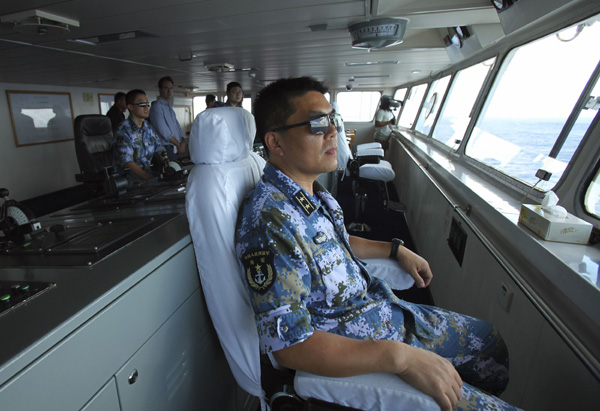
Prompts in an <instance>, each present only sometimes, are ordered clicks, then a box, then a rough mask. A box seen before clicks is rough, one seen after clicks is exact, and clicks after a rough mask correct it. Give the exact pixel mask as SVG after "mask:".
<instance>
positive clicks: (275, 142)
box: [265, 131, 283, 156]
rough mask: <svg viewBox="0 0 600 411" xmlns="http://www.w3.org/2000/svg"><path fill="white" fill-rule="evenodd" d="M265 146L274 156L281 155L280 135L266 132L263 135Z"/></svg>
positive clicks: (274, 132)
mask: <svg viewBox="0 0 600 411" xmlns="http://www.w3.org/2000/svg"><path fill="white" fill-rule="evenodd" d="M265 145H266V146H267V148H268V149H269V151H270V152H271V153H273V154H274V155H276V156H281V155H283V150H282V147H281V134H280V133H278V132H276V131H267V133H266V134H265Z"/></svg>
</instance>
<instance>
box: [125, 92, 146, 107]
mask: <svg viewBox="0 0 600 411" xmlns="http://www.w3.org/2000/svg"><path fill="white" fill-rule="evenodd" d="M140 94H143V95H146V92H145V91H144V90H140V89H138V88H136V89H133V90H130V91H128V92H127V95H126V96H125V103H126V104H133V103H135V98H136V97H137V96H139V95H140Z"/></svg>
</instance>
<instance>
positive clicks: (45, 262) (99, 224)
mask: <svg viewBox="0 0 600 411" xmlns="http://www.w3.org/2000/svg"><path fill="white" fill-rule="evenodd" d="M178 215H179V214H178V213H172V214H160V215H151V216H138V217H128V218H105V219H100V220H95V219H93V220H87V219H86V220H69V221H68V222H67V221H65V222H64V223H56V222H55V223H54V224H53V225H51V226H50V227H47V229H45V230H43V231H42V232H41V233H39V234H37V235H35V236H33V237H31V238H30V239H26V240H23V241H19V242H14V241H11V242H4V243H1V244H0V267H14V266H25V267H28V266H29V267H31V266H91V265H93V264H95V263H96V262H98V261H100V260H102V259H103V258H104V257H106V256H107V255H109V254H110V253H112V252H114V251H116V250H118V249H120V248H121V247H124V246H126V245H127V244H129V243H130V242H132V241H134V240H135V239H137V238H139V237H141V236H143V235H144V234H146V233H149V232H150V231H152V230H153V229H155V228H157V227H159V226H160V225H162V224H164V223H166V222H167V221H169V220H171V219H173V218H174V217H176V216H178Z"/></svg>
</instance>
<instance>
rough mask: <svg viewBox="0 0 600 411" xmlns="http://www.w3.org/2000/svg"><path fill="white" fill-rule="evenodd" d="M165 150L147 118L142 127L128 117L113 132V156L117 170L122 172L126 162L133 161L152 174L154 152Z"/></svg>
mask: <svg viewBox="0 0 600 411" xmlns="http://www.w3.org/2000/svg"><path fill="white" fill-rule="evenodd" d="M163 151H165V148H164V147H163V145H162V143H161V141H160V138H159V137H158V135H157V134H156V131H154V129H153V128H152V126H151V125H150V123H149V122H148V121H147V120H144V122H143V124H142V127H138V126H137V124H136V123H135V121H133V120H132V119H131V117H129V118H128V119H127V120H125V121H123V122H122V123H121V124H120V125H119V127H118V128H117V130H116V132H115V141H114V144H113V158H114V162H115V165H116V168H117V171H118V172H120V173H123V169H124V167H125V165H126V164H127V163H129V162H130V161H133V162H134V163H136V164H137V165H138V166H140V167H141V168H142V169H143V170H145V171H146V172H147V173H150V174H152V169H151V167H150V164H151V163H152V157H153V156H154V154H160V153H161V152H163Z"/></svg>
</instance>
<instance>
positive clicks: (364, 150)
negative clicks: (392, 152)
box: [356, 146, 385, 158]
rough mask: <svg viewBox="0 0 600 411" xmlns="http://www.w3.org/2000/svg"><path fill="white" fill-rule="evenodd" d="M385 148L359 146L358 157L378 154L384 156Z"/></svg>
mask: <svg viewBox="0 0 600 411" xmlns="http://www.w3.org/2000/svg"><path fill="white" fill-rule="evenodd" d="M384 154H385V153H384V152H383V148H381V147H380V148H363V147H360V146H358V147H357V148H356V157H357V158H358V157H364V156H377V157H381V158H383V155H384Z"/></svg>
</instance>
